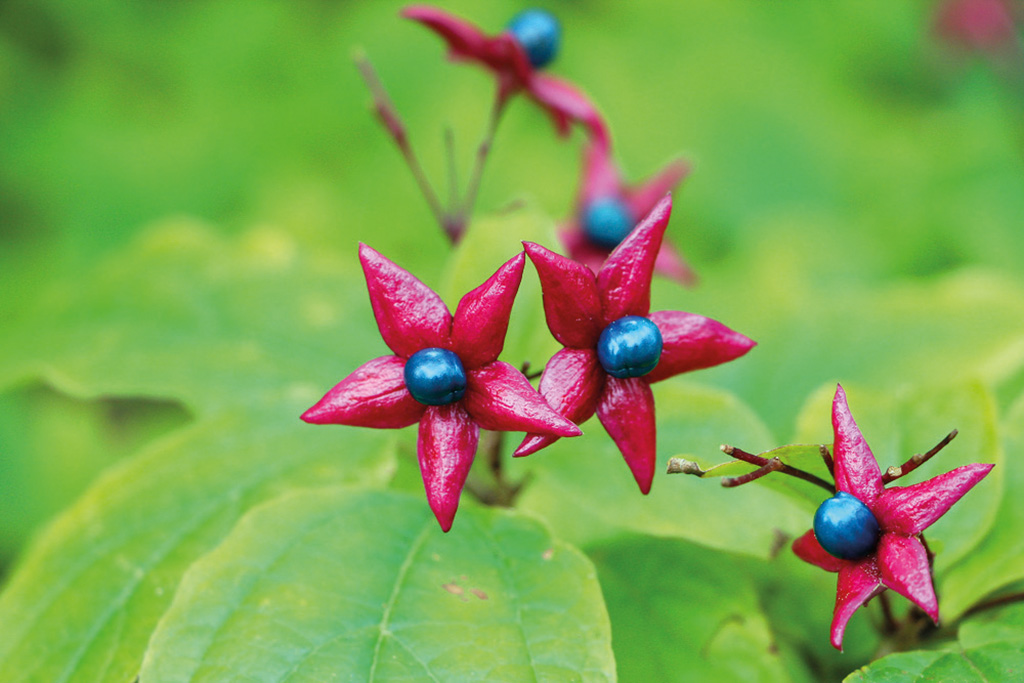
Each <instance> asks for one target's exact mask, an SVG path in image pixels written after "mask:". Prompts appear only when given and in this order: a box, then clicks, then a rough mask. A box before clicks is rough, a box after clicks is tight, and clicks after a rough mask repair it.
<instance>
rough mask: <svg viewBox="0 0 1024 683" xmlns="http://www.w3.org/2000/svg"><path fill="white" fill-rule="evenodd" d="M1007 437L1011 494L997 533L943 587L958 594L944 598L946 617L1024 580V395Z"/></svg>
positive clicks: (957, 566)
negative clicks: (1023, 497) (1022, 458)
mask: <svg viewBox="0 0 1024 683" xmlns="http://www.w3.org/2000/svg"><path fill="white" fill-rule="evenodd" d="M1001 435H1002V438H1003V444H1004V450H1005V452H1006V453H1007V454H1009V455H1010V457H1007V458H1005V459H1004V463H1003V465H1001V466H1000V467H999V468H997V469H1002V470H1003V478H1004V480H1005V482H1006V483H1005V486H1006V491H1007V492H1008V493H1007V495H1004V496H1002V498H1001V500H1000V501H999V509H998V511H997V513H996V523H995V524H994V525H993V526H992V529H991V531H990V532H989V533H988V534H987V535H985V536H984V537H983V538H982V540H981V542H980V543H979V544H978V545H977V546H976V547H975V548H974V549H973V550H972V551H971V554H970V555H968V556H967V557H965V558H964V559H963V560H962V561H961V562H959V563H957V564H955V565H954V566H952V567H950V569H949V571H948V572H947V573H946V574H945V575H944V577H943V583H942V586H943V587H945V586H947V585H948V586H949V587H950V589H951V590H952V591H954V592H953V594H952V595H951V596H950V597H948V598H946V596H945V595H944V596H943V597H944V598H946V600H945V602H944V603H943V614H944V616H945V615H948V616H949V617H955V616H956V615H958V614H961V613H962V612H963V611H964V610H965V609H967V608H968V607H970V606H971V605H972V604H973V603H974V602H976V601H978V600H980V599H981V598H983V597H985V596H986V595H988V594H989V593H993V592H995V591H997V590H999V589H1000V588H1002V587H1003V586H1006V585H1009V584H1011V583H1014V582H1016V581H1020V580H1022V579H1024V500H1022V498H1021V496H1020V494H1019V492H1020V491H1022V490H1024V462H1022V460H1021V454H1022V453H1024V396H1021V398H1020V399H1019V400H1018V401H1017V402H1016V403H1015V404H1014V406H1013V407H1012V408H1011V410H1010V412H1009V414H1008V415H1007V417H1006V419H1005V420H1004V422H1003V428H1002V434H1001ZM992 474H995V470H993V472H992ZM989 476H991V475H989ZM947 610H948V611H947Z"/></svg>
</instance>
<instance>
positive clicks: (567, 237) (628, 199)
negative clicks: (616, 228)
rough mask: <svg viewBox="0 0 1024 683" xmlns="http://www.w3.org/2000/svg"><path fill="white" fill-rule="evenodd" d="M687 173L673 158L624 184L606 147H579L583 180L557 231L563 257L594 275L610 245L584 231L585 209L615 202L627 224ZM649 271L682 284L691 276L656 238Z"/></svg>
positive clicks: (677, 255)
mask: <svg viewBox="0 0 1024 683" xmlns="http://www.w3.org/2000/svg"><path fill="white" fill-rule="evenodd" d="M689 172H690V165H689V164H688V163H686V161H684V160H682V159H677V160H675V161H672V162H670V163H669V164H667V165H666V166H665V167H664V168H663V169H661V171H659V172H658V173H657V174H655V175H654V176H652V177H650V178H648V179H647V180H646V181H644V182H642V183H639V184H637V185H627V184H625V183H623V181H622V176H621V174H620V172H619V169H618V168H617V167H616V165H615V163H614V162H613V161H612V158H611V150H610V149H609V147H608V145H604V144H600V143H594V142H591V143H590V144H588V145H587V147H586V149H585V150H584V158H583V181H582V183H581V184H580V188H579V192H578V194H577V198H576V207H575V212H574V214H573V216H572V218H571V219H570V220H569V221H568V222H566V223H565V224H564V225H563V226H562V227H561V229H560V230H559V235H558V236H559V238H560V239H561V241H562V244H563V245H564V246H565V248H566V250H567V251H568V252H569V256H571V257H572V258H573V259H575V260H576V261H579V262H580V263H582V264H584V265H586V266H588V267H589V268H590V269H591V270H592V271H594V272H595V273H596V272H597V271H598V270H600V268H601V264H602V263H604V261H605V259H606V258H608V255H609V254H610V253H611V251H612V248H613V247H610V246H607V245H604V244H600V243H598V242H596V241H595V240H594V239H593V238H591V237H590V236H589V235H588V233H587V220H588V212H589V211H590V210H591V209H593V207H595V206H596V205H597V204H598V203H601V202H615V203H618V204H619V205H620V206H621V207H622V209H624V211H625V213H626V215H627V216H628V219H629V221H630V227H632V226H633V225H635V224H636V223H637V222H638V221H639V220H640V219H641V218H643V217H644V216H646V215H647V214H648V213H650V211H651V209H653V208H654V206H655V205H656V204H657V203H658V201H659V200H660V199H661V198H662V197H664V196H665V194H666V193H668V192H671V191H673V190H674V189H675V188H676V186H677V185H679V183H680V182H682V180H683V179H684V178H685V177H686V176H687V175H688V174H689ZM591 215H592V214H591ZM654 270H655V272H657V273H660V274H661V275H664V276H666V277H669V278H672V279H673V280H676V281H677V282H679V283H681V284H684V285H693V284H694V283H695V282H696V279H697V277H696V274H695V273H694V272H693V270H692V269H691V268H690V266H689V265H688V264H687V263H686V261H685V260H684V259H683V257H682V255H681V254H680V253H679V251H678V250H677V249H676V248H675V247H674V246H672V244H670V243H669V242H667V241H663V242H662V245H661V249H660V250H659V251H658V258H657V260H655V262H654Z"/></svg>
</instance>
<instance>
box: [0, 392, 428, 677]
mask: <svg viewBox="0 0 1024 683" xmlns="http://www.w3.org/2000/svg"><path fill="white" fill-rule="evenodd" d="M273 408H274V410H273V411H272V412H268V411H267V410H266V407H264V409H263V410H262V411H259V410H258V409H254V408H252V407H247V408H246V409H242V410H238V409H236V410H233V411H228V412H225V413H223V414H221V415H218V416H210V417H206V418H203V419H201V420H199V421H197V423H196V424H195V425H194V426H192V427H189V428H188V429H186V430H183V431H181V432H178V433H176V434H174V435H171V436H169V437H167V438H165V439H162V440H160V441H159V442H157V443H155V444H153V446H152V447H150V448H148V449H147V450H146V451H144V452H143V453H140V454H139V455H138V456H137V457H134V458H131V459H129V460H127V461H125V462H123V463H122V464H121V465H119V466H117V467H115V468H114V469H112V470H110V471H108V472H107V473H105V474H104V475H103V476H102V477H101V478H100V480H99V481H98V482H97V483H96V484H95V485H94V486H92V487H91V488H90V489H89V490H88V491H87V492H86V494H85V495H84V496H83V497H82V498H80V499H79V500H78V502H77V503H76V504H75V505H73V506H72V507H71V508H70V509H69V510H67V511H66V512H65V513H64V514H63V515H61V516H60V517H59V518H57V520H56V521H54V523H53V524H51V525H50V526H49V527H48V528H47V529H46V531H45V533H43V534H42V535H41V536H40V537H39V539H38V540H37V542H36V543H35V544H33V546H32V547H31V549H30V550H29V552H28V553H27V554H26V555H25V556H24V557H23V558H22V560H21V561H20V562H19V564H18V567H17V570H16V571H15V573H14V575H13V576H12V577H11V579H10V581H9V583H8V585H7V587H6V589H5V590H4V592H3V593H2V594H0V680H4V681H11V682H12V683H14V682H16V681H26V680H40V681H42V680H45V681H59V680H117V681H124V680H129V679H130V678H131V676H133V675H134V674H135V673H136V672H137V670H138V666H139V664H140V662H141V659H142V654H143V651H144V650H145V647H146V643H147V642H148V641H149V637H150V634H151V633H152V630H153V627H154V626H155V625H156V622H157V620H158V619H159V618H160V615H161V614H162V613H163V611H164V610H165V609H166V607H167V605H168V604H169V603H170V600H171V597H172V595H173V594H174V591H175V589H176V587H177V585H178V582H179V581H180V579H181V577H182V575H183V574H184V573H185V570H186V569H187V568H188V567H189V565H191V564H192V563H193V562H194V561H195V560H196V559H197V558H198V557H199V556H201V555H202V554H204V553H206V552H207V551H209V550H210V549H211V548H212V547H214V546H215V545H216V544H217V543H218V542H219V541H220V539H221V538H223V536H224V535H225V534H227V533H228V531H230V529H231V527H232V526H233V525H234V523H235V521H236V520H237V519H238V518H239V517H240V516H241V515H243V514H244V513H245V512H246V510H247V509H248V508H250V507H251V506H253V505H255V504H257V503H259V502H261V501H264V500H267V499H269V498H271V497H274V496H276V495H279V494H280V493H282V492H284V491H288V490H290V489H292V488H295V487H302V486H311V485H320V484H325V483H349V484H361V485H365V486H382V485H383V484H384V483H386V482H387V480H388V478H389V476H390V473H391V471H392V469H393V464H392V463H393V460H392V459H393V455H392V454H391V449H390V447H389V443H390V439H389V437H388V436H387V435H386V434H382V433H380V432H374V431H370V430H354V429H347V430H345V433H344V434H342V433H340V430H331V429H312V428H310V429H306V428H305V425H302V424H301V423H299V422H298V420H297V418H296V417H295V415H297V412H296V411H297V410H298V405H297V404H296V401H295V399H294V398H291V399H289V398H286V397H282V398H281V399H280V400H279V402H278V403H277V404H276V405H274V406H273ZM424 509H425V505H424Z"/></svg>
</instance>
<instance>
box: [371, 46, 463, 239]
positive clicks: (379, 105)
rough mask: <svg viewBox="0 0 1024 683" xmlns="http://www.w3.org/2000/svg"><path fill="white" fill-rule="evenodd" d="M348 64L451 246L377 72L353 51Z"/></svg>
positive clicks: (436, 202)
mask: <svg viewBox="0 0 1024 683" xmlns="http://www.w3.org/2000/svg"><path fill="white" fill-rule="evenodd" d="M352 60H353V61H354V62H355V64H356V68H357V69H359V74H360V75H361V76H362V77H363V82H364V83H365V84H366V87H367V89H368V90H369V91H370V94H371V95H372V96H373V109H374V112H375V113H376V114H377V118H379V119H380V122H381V124H382V125H383V126H384V129H385V130H386V131H387V132H388V134H389V135H390V136H391V139H392V140H394V141H395V145H397V147H398V149H399V151H400V152H401V153H402V156H403V157H404V158H405V163H406V165H408V167H409V170H410V171H411V172H412V176H413V178H414V179H415V180H416V184H417V185H419V188H420V192H421V193H422V194H423V197H424V199H426V200H427V204H428V205H429V206H430V211H431V212H432V213H433V214H434V218H435V219H436V220H437V222H438V224H439V225H440V226H441V228H442V230H444V231H445V234H446V235H447V236H448V238H449V239H450V240H451V241H453V242H454V241H456V239H457V237H456V236H455V235H453V234H451V232H450V231H449V228H448V224H449V222H450V221H449V219H448V216H447V214H446V212H445V210H444V209H443V208H442V207H441V202H440V201H439V200H438V198H437V194H436V193H435V192H434V188H433V187H432V186H431V185H430V181H429V180H427V175H426V173H424V171H423V167H422V166H421V165H420V162H419V159H417V158H416V153H415V152H413V149H412V145H410V144H409V136H408V134H407V132H406V129H405V124H404V123H403V122H402V119H401V117H400V116H399V114H398V110H397V109H396V108H395V105H394V102H392V101H391V97H389V96H388V92H387V90H386V89H385V88H384V84H383V83H382V82H381V80H380V77H379V76H378V75H377V71H376V70H375V69H374V68H373V64H372V63H371V62H370V60H369V58H368V57H367V56H366V53H365V52H363V51H362V50H357V51H356V52H355V53H354V54H353V55H352Z"/></svg>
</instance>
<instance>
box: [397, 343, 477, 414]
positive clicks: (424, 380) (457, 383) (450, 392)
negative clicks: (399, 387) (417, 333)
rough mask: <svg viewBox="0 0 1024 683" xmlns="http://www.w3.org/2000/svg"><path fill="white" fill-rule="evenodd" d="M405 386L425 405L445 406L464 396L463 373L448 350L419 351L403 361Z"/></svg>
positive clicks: (454, 356)
mask: <svg viewBox="0 0 1024 683" xmlns="http://www.w3.org/2000/svg"><path fill="white" fill-rule="evenodd" d="M405 387H406V388H407V389H408V390H409V393H410V394H412V397H413V398H414V399H416V400H417V401H419V402H420V403H423V404H425V405H428V406H446V405H448V404H449V403H454V402H455V401H458V400H459V399H460V398H462V396H463V394H465V393H466V371H465V370H464V369H463V367H462V361H461V360H459V357H458V356H456V355H455V354H454V353H452V352H451V351H449V350H447V349H437V348H433V349H422V350H420V351H417V352H416V353H414V354H412V356H410V357H409V360H407V361H406V362H405Z"/></svg>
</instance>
